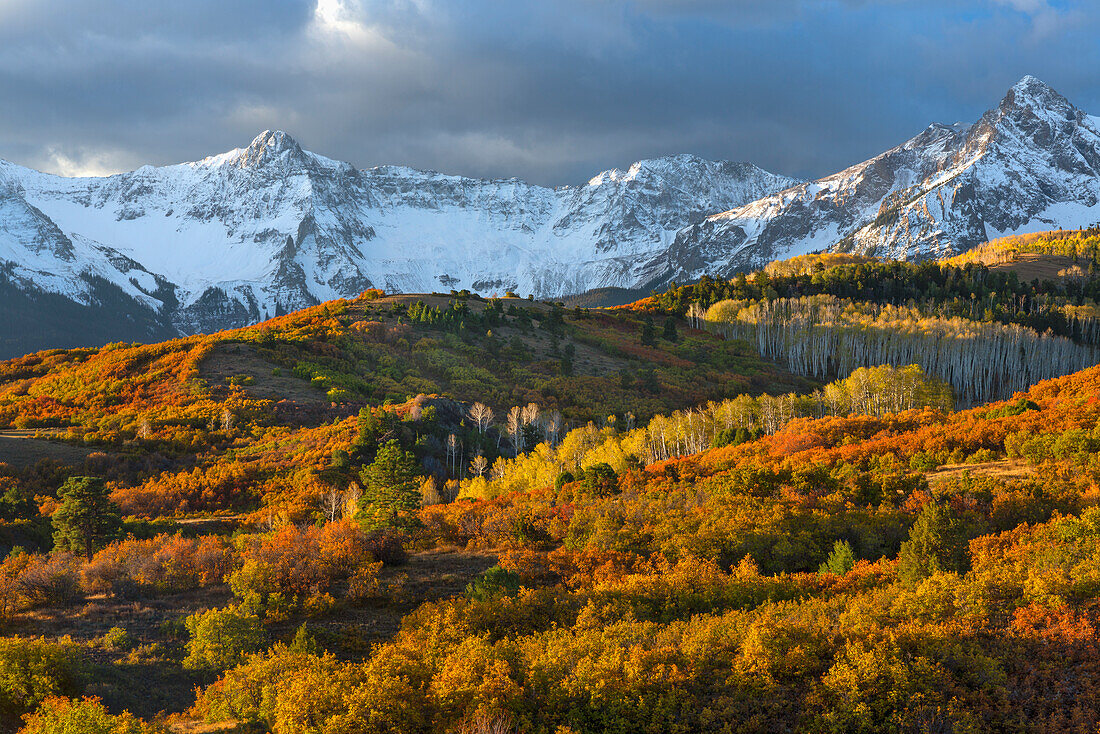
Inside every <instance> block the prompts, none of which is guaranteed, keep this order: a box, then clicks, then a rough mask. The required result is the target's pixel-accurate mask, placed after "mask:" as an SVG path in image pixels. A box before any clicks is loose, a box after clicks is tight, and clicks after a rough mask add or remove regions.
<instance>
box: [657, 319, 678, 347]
mask: <svg viewBox="0 0 1100 734" xmlns="http://www.w3.org/2000/svg"><path fill="white" fill-rule="evenodd" d="M661 336H663V337H664V338H665V340H666V341H670V342H674V341H676V340H677V339H679V338H680V335H679V334H677V333H676V319H674V318H672V317H671V316H669V317H668V318H667V319H665V328H664V331H663V332H662V333H661Z"/></svg>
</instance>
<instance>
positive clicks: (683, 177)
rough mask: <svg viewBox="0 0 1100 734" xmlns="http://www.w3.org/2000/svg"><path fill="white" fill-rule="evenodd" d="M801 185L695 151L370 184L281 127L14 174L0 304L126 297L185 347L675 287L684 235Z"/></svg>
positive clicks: (5, 214) (2, 241) (5, 166)
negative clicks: (377, 319)
mask: <svg viewBox="0 0 1100 734" xmlns="http://www.w3.org/2000/svg"><path fill="white" fill-rule="evenodd" d="M793 183H795V181H794V180H793V179H790V178H786V177H784V176H778V175H775V174H771V173H768V172H766V171H763V170H761V169H760V168H757V167H756V166H754V165H751V164H748V163H729V162H713V161H706V160H702V159H700V158H696V157H693V156H687V155H684V156H674V157H668V158H660V159H656V160H647V161H641V162H638V163H635V164H634V165H632V166H631V167H630V168H629V169H627V170H625V171H621V170H617V169H616V170H610V171H605V172H603V173H601V174H599V175H597V176H596V177H594V178H593V179H591V180H590V181H589V182H588V183H587V184H585V185H583V186H576V187H563V188H558V189H551V188H545V187H540V186H532V185H529V184H527V183H524V182H522V181H519V180H514V179H512V180H498V181H485V180H477V179H470V178H462V177H458V176H445V175H441V174H438V173H434V172H425V171H417V170H413V169H410V168H403V167H397V166H382V167H378V168H372V169H367V170H357V169H356V168H354V167H353V166H351V165H349V164H347V163H340V162H338V161H334V160H330V159H328V158H325V157H323V156H319V155H316V154H313V153H310V152H307V151H305V150H302V148H301V147H300V146H299V145H298V144H297V143H296V142H295V141H294V139H293V138H291V137H290V136H289V135H287V134H286V133H283V132H278V131H275V132H272V131H265V132H263V133H261V134H260V135H259V136H257V137H256V139H255V140H253V141H252V143H251V144H250V145H249V146H248V147H246V148H240V149H236V150H233V151H230V152H228V153H224V154H222V155H218V156H213V157H210V158H205V159H203V160H201V161H196V162H193V163H183V164H179V165H173V166H164V167H158V168H154V167H152V166H145V167H143V168H140V169H138V170H136V171H133V172H130V173H124V174H119V175H115V176H108V177H104V178H63V177H59V176H54V175H49V174H44V173H40V172H37V171H33V170H29V169H26V168H22V167H20V166H16V165H13V164H10V163H6V162H0V286H4V287H6V290H4V289H3V288H0V291H3V292H5V293H9V294H11V293H18V292H24V293H32V294H33V293H37V292H45V293H53V294H60V295H62V296H64V297H66V298H67V299H69V300H71V301H73V302H75V303H79V304H84V305H90V306H97V305H99V304H98V303H97V299H98V300H101V298H102V290H103V288H104V287H110V286H113V287H114V288H117V289H118V291H119V293H118V294H117V296H118V297H117V298H116V299H115V300H116V301H119V302H122V301H124V300H125V299H127V298H128V299H130V301H132V304H131V306H132V310H135V311H140V312H142V313H143V314H144V315H145V316H146V317H150V316H151V317H154V318H157V319H159V320H160V323H162V324H163V325H164V327H165V328H166V329H168V330H170V331H176V332H179V333H188V332H195V331H209V330H214V329H219V328H226V327H231V326H236V325H242V324H246V323H252V322H255V321H259V320H261V319H264V318H267V317H270V316H273V315H276V314H279V313H283V312H286V311H289V310H293V309H296V308H301V307H303V306H307V305H311V304H314V303H318V302H320V301H324V300H327V299H331V298H337V297H341V296H349V295H354V294H357V293H359V292H360V291H362V290H364V289H366V288H368V287H372V286H374V287H380V288H384V289H386V290H387V291H404V292H422V291H433V290H435V291H438V290H443V291H446V290H450V289H452V288H455V289H460V288H470V289H472V290H475V291H478V292H481V293H483V294H490V293H494V292H495V293H500V294H503V293H504V292H505V291H506V290H514V291H517V292H520V293H525V294H526V293H535V294H538V295H539V296H546V297H549V296H562V295H567V294H571V293H579V292H583V291H585V290H588V289H590V288H595V287H602V286H625V287H631V286H637V285H640V284H644V283H646V282H649V281H651V280H653V279H654V278H655V277H657V276H659V275H660V273H656V272H650V271H649V270H647V269H646V267H645V263H652V262H654V261H656V260H657V259H658V255H659V254H660V253H661V252H663V251H664V250H666V249H667V248H668V246H669V245H670V244H671V243H672V240H673V238H674V236H675V233H676V232H677V231H678V230H680V229H681V228H683V227H684V226H686V225H688V224H692V223H695V222H699V221H702V220H703V219H704V218H705V217H706V216H707V215H708V214H711V213H713V212H715V211H722V210H725V209H729V208H730V207H732V206H738V205H741V204H746V203H748V202H750V201H753V200H755V199H758V198H760V197H761V196H764V195H767V194H770V193H772V192H773V191H777V190H779V189H783V188H786V187H788V186H790V185H791V184H793ZM5 278H6V281H7V282H6V283H5V282H4V280H5ZM97 293H99V294H100V295H97ZM116 305H117V304H116ZM124 310H125V309H124ZM116 316H117V314H116Z"/></svg>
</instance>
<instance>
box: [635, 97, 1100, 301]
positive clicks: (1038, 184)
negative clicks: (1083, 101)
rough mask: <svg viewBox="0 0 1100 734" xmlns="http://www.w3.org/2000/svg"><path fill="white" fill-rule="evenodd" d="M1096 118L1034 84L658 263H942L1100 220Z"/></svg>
mask: <svg viewBox="0 0 1100 734" xmlns="http://www.w3.org/2000/svg"><path fill="white" fill-rule="evenodd" d="M1098 202H1100V118H1097V117H1092V116H1089V115H1086V114H1085V113H1084V112H1081V111H1080V110H1078V109H1077V108H1076V107H1074V106H1073V105H1072V104H1070V102H1069V101H1068V100H1066V98H1065V97H1063V96H1062V95H1060V94H1058V93H1057V92H1056V91H1054V90H1053V89H1051V88H1050V87H1049V86H1047V85H1046V84H1044V83H1043V82H1041V81H1039V80H1038V79H1036V78H1034V77H1031V76H1027V77H1024V78H1023V79H1021V80H1020V81H1019V82H1018V83H1017V84H1016V85H1015V86H1013V87H1012V88H1011V89H1010V90H1009V91H1008V93H1007V94H1006V95H1005V97H1004V99H1003V100H1002V101H1001V103H1000V105H999V106H998V107H996V108H995V109H992V110H990V111H988V112H986V113H985V114H984V115H983V116H982V118H981V119H980V120H979V121H978V122H977V123H975V124H973V125H962V124H955V125H940V124H934V125H930V126H929V127H928V128H927V129H926V130H924V132H922V133H920V134H919V135H917V136H916V137H915V138H913V139H912V140H909V141H907V142H905V143H903V144H902V145H899V146H898V147H896V148H893V149H892V150H888V151H886V152H885V153H883V154H881V155H879V156H876V157H875V158H872V159H871V160H868V161H864V162H863V163H860V164H858V165H855V166H852V167H851V168H847V169H845V170H843V171H841V172H839V173H836V174H833V175H831V176H827V177H825V178H822V179H819V180H817V181H811V182H807V183H802V184H799V185H796V186H793V187H791V188H789V189H786V190H784V191H780V192H777V193H775V194H772V195H770V196H765V197H764V198H762V199H759V200H757V201H754V202H751V203H749V204H746V205H744V206H741V207H738V208H735V209H731V210H729V211H726V212H723V213H721V214H715V215H713V216H711V217H708V218H707V219H706V220H705V221H703V222H701V223H699V224H695V225H690V226H688V227H686V228H685V229H684V230H683V231H681V232H680V233H678V234H677V235H676V238H675V241H674V243H673V245H672V247H670V248H669V250H668V251H667V252H666V253H663V254H662V255H661V257H660V258H659V261H660V262H659V263H651V264H650V267H651V268H652V269H654V270H659V271H663V272H666V273H668V274H669V275H670V277H676V278H679V279H681V280H689V279H691V278H694V277H698V276H700V275H702V274H703V273H711V274H716V275H723V274H728V273H732V272H736V271H738V270H744V269H748V268H751V267H753V266H759V265H762V264H764V263H767V262H770V261H772V260H775V259H780V258H785V257H790V256H793V255H800V254H804V253H808V252H813V251H817V250H830V251H844V252H855V253H861V254H871V255H878V256H880V257H888V258H895V259H920V258H927V257H942V256H945V255H951V254H955V253H958V252H962V251H965V250H968V249H970V248H972V247H974V246H976V245H978V244H981V243H982V242H985V241H987V240H989V239H993V238H995V237H999V236H1002V235H1006V234H1016V233H1023V232H1033V231H1039V230H1049V229H1058V228H1063V229H1070V228H1076V227H1083V226H1088V225H1090V224H1092V223H1095V222H1097V221H1100V206H1098Z"/></svg>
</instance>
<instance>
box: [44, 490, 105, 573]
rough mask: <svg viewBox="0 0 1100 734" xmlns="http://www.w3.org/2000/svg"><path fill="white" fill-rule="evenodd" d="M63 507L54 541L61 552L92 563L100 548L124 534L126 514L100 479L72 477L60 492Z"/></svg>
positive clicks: (57, 515) (57, 517)
mask: <svg viewBox="0 0 1100 734" xmlns="http://www.w3.org/2000/svg"><path fill="white" fill-rule="evenodd" d="M57 496H58V499H60V500H61V505H60V506H59V507H58V508H57V510H55V511H54V513H53V518H52V520H53V542H54V546H55V547H56V548H58V549H59V550H67V551H69V552H70V553H74V554H76V555H83V556H84V557H85V558H87V559H88V560H89V561H90V560H92V556H93V555H95V552H96V551H98V550H99V549H100V548H102V547H103V546H105V545H106V544H107V543H109V542H111V541H112V540H115V539H116V538H118V537H120V536H121V535H122V513H121V511H120V510H119V508H118V505H116V504H115V503H114V502H111V498H110V493H109V492H108V490H107V487H106V486H105V485H104V483H103V480H102V479H100V478H99V477H70V478H69V479H67V480H65V483H64V484H63V485H61V488H60V489H59V490H57Z"/></svg>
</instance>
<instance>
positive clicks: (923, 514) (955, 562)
mask: <svg viewBox="0 0 1100 734" xmlns="http://www.w3.org/2000/svg"><path fill="white" fill-rule="evenodd" d="M969 550H970V549H969V545H968V543H967V537H966V528H965V527H964V526H963V523H962V522H961V521H960V520H959V519H958V518H957V517H955V516H954V514H953V513H952V512H951V508H949V507H948V506H947V505H944V504H940V503H938V502H929V503H928V504H926V505H925V506H924V507H923V508H922V509H921V511H920V514H919V515H918V516H917V520H916V522H914V523H913V527H912V528H910V529H909V540H907V541H905V542H904V543H902V544H901V552H900V553H899V554H898V578H900V579H901V580H902V581H904V582H906V583H918V582H920V581H922V580H924V579H926V578H928V577H929V576H932V575H934V574H937V573H941V572H945V571H951V572H955V573H963V572H965V571H966V569H967V566H969V560H970V558H969Z"/></svg>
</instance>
